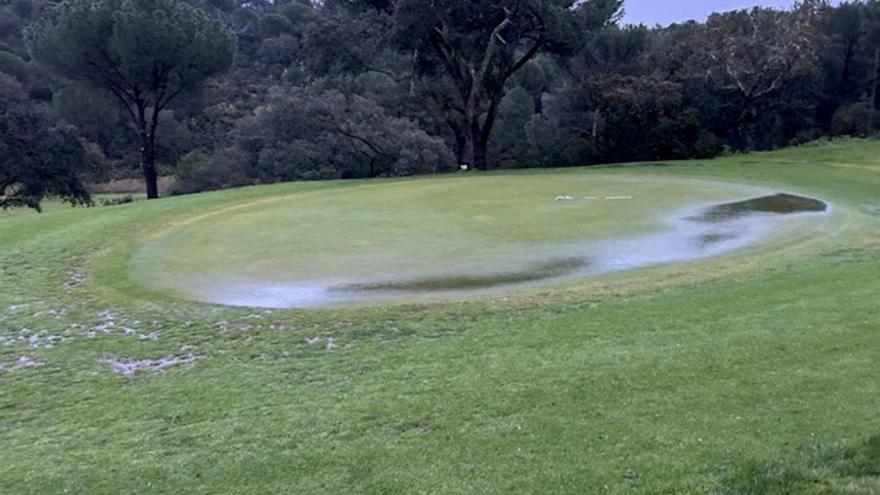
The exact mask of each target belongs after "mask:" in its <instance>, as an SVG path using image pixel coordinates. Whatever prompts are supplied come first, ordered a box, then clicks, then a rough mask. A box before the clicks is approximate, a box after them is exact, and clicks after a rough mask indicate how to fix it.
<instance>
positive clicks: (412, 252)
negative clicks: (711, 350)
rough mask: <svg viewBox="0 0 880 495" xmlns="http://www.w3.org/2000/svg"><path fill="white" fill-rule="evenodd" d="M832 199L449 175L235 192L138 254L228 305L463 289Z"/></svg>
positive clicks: (542, 276)
mask: <svg viewBox="0 0 880 495" xmlns="http://www.w3.org/2000/svg"><path fill="white" fill-rule="evenodd" d="M566 190H568V191H570V192H569V193H566ZM578 190H580V191H582V193H581V194H582V195H573V194H571V192H574V191H578ZM600 193H602V194H600ZM737 198H740V199H737ZM742 198H745V199H742ZM828 210H829V206H828V205H827V204H826V203H825V202H823V201H820V200H818V199H813V198H807V197H803V196H795V195H791V194H776V193H773V192H768V191H766V190H762V189H757V188H754V187H748V186H741V185H736V184H726V183H718V182H709V181H699V180H693V179H680V178H668V179H667V178H658V177H651V178H642V177H638V178H633V177H623V176H612V175H601V174H558V175H549V176H542V177H540V179H536V178H533V177H517V176H514V177H484V178H476V179H472V178H468V179H467V180H464V179H440V180H433V181H425V182H423V183H421V184H420V185H419V187H415V188H414V187H412V186H411V185H409V184H396V183H389V184H377V185H375V186H372V185H371V186H365V187H361V188H357V189H355V190H345V191H338V192H333V191H330V192H316V193H313V194H297V195H290V196H283V197H278V198H277V199H274V200H270V201H261V202H258V203H254V204H244V205H242V206H233V207H232V208H230V209H226V210H219V211H218V212H217V213H216V214H213V215H211V214H209V215H206V216H203V217H200V218H199V219H198V220H197V221H194V222H187V223H185V224H182V225H181V226H176V227H175V226H172V227H171V228H169V229H167V230H165V231H162V232H160V233H158V234H156V235H154V236H152V237H150V238H148V239H147V240H146V241H145V242H144V243H143V244H142V245H141V247H140V248H139V249H138V250H137V251H135V253H134V256H133V258H132V260H131V263H132V269H133V270H134V271H135V272H136V273H137V274H138V277H137V278H138V280H143V281H144V282H143V283H144V284H146V285H147V286H149V287H151V288H154V289H159V290H163V291H169V292H172V293H174V294H175V295H178V296H181V297H184V298H188V299H194V300H198V301H203V302H208V303H214V304H222V305H231V306H253V307H272V308H301V307H313V306H322V305H332V304H347V303H358V302H367V303H369V302H382V301H437V300H460V299H462V298H472V297H474V296H480V295H497V294H501V293H504V292H505V291H509V290H512V289H515V288H522V287H536V286H541V285H544V284H547V283H552V282H558V281H565V280H577V278H579V277H588V276H594V275H598V274H602V273H608V272H614V271H622V270H630V269H635V268H640V267H646V266H652V265H659V264H668V263H676V262H684V261H688V260H694V259H700V258H707V257H712V256H717V255H720V254H723V253H725V252H730V251H733V250H736V249H740V248H743V247H746V246H749V245H753V244H755V243H757V242H759V241H761V240H763V239H769V238H770V237H771V234H773V233H777V232H778V233H781V232H782V231H783V230H784V229H783V227H786V226H794V225H795V224H793V223H792V222H809V221H811V220H810V218H811V217H812V216H815V215H822V214H824V213H826V212H827V211H828ZM663 212H667V213H665V214H664V213H663Z"/></svg>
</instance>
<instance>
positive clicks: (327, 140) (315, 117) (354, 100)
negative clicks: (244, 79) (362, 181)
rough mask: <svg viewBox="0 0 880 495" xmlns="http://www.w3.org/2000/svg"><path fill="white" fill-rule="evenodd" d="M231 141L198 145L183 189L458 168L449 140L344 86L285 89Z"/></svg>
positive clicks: (185, 168)
mask: <svg viewBox="0 0 880 495" xmlns="http://www.w3.org/2000/svg"><path fill="white" fill-rule="evenodd" d="M229 141H230V143H231V145H230V146H229V147H227V148H225V149H223V150H220V151H218V152H215V153H213V154H212V155H210V156H208V155H206V154H205V153H203V152H199V151H196V152H190V153H188V154H187V155H186V156H184V157H183V158H182V159H181V161H180V164H179V165H178V169H177V178H178V184H177V186H176V187H175V188H174V192H176V193H186V192H196V191H203V190H209V189H220V188H223V187H231V186H239V185H244V184H257V183H270V182H278V181H288V180H326V179H341V178H361V177H379V176H402V175H415V174H430V173H438V172H444V171H451V170H454V169H455V167H456V160H455V156H454V155H453V153H452V152H451V150H450V149H449V147H448V145H447V144H446V142H445V141H444V140H442V139H440V138H437V137H433V136H430V135H428V134H427V133H426V132H425V131H423V130H422V129H420V128H419V127H418V125H417V124H416V123H415V122H413V121H411V120H409V119H405V118H400V117H393V116H390V115H388V114H386V113H385V110H384V109H383V108H382V107H380V106H379V105H378V104H377V103H376V102H374V101H372V100H370V99H367V98H364V97H361V96H354V95H345V94H343V93H340V92H338V91H322V92H307V91H304V90H296V91H293V92H291V93H289V94H285V95H280V96H277V97H276V98H275V99H274V100H273V101H272V102H271V103H270V104H269V105H267V106H265V107H262V108H260V109H258V110H257V111H256V112H255V113H254V115H252V116H250V117H248V118H245V119H242V120H240V121H239V123H238V125H236V127H235V128H234V129H233V130H232V131H231V132H230V135H229Z"/></svg>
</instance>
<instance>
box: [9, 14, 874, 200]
mask: <svg viewBox="0 0 880 495" xmlns="http://www.w3.org/2000/svg"><path fill="white" fill-rule="evenodd" d="M92 3H94V5H95V6H96V8H95V9H91V8H90V9H85V10H84V8H83V7H82V5H86V4H88V5H91V4H92ZM78 4H82V5H80V7H75V6H76V5H78ZM147 4H149V5H153V4H154V2H147V1H146V0H138V1H135V0H125V1H123V0H100V1H97V2H92V1H91V0H68V1H66V2H62V4H60V5H58V6H54V4H53V3H50V2H45V1H42V0H16V1H15V2H10V3H9V4H7V5H4V6H0V9H2V10H3V12H2V13H3V15H2V16H0V17H4V16H5V19H4V22H5V24H4V26H6V27H2V26H0V72H6V73H9V74H12V75H13V76H14V77H15V78H16V79H18V80H19V81H20V82H21V83H22V84H23V85H24V86H25V90H26V92H27V93H28V94H30V95H31V97H32V98H31V99H32V100H34V101H35V102H36V101H37V100H40V101H45V102H51V103H52V106H53V108H54V110H55V112H56V113H57V115H58V116H59V117H61V118H63V119H64V120H65V121H66V122H67V123H69V124H71V125H73V126H75V127H76V132H77V133H78V135H79V137H80V138H81V139H83V140H85V141H88V142H89V143H91V144H89V149H91V150H93V151H95V152H96V153H93V154H94V155H95V156H100V157H102V159H101V163H103V164H104V165H102V168H101V169H100V173H97V172H96V173H94V174H92V175H90V176H89V179H90V180H99V179H100V178H117V177H119V178H122V177H126V178H130V177H132V175H133V174H135V173H137V170H136V169H137V168H138V167H139V168H141V169H143V168H144V167H143V164H141V165H138V161H140V162H154V164H153V165H152V166H148V167H147V171H146V172H143V171H142V172H141V173H142V174H143V175H145V177H148V176H150V175H151V174H152V171H153V170H155V171H156V172H161V173H163V174H168V173H176V174H177V175H178V176H186V181H184V182H185V183H188V184H190V185H191V186H190V187H187V188H185V189H186V190H193V191H194V190H198V189H199V187H200V186H197V184H204V185H205V187H210V188H216V187H224V186H230V185H234V184H241V183H253V182H265V181H272V180H299V179H303V178H316V177H360V176H367V175H388V174H396V173H401V174H411V173H431V172H433V171H434V168H433V167H432V166H430V165H424V166H414V165H413V164H412V161H413V160H417V159H419V158H418V157H417V155H419V154H420V153H421V152H420V151H419V150H417V149H415V148H400V149H398V150H396V151H395V152H394V153H391V154H392V155H394V156H393V157H390V158H389V157H388V156H384V157H382V158H377V157H378V156H379V155H380V154H379V153H376V152H373V151H372V150H371V151H370V152H369V153H368V154H372V155H373V158H371V159H368V158H366V156H367V155H365V154H364V153H363V152H360V151H354V149H355V148H356V146H355V147H353V146H352V145H351V139H350V138H341V137H340V136H341V135H340V134H339V133H338V132H337V133H336V134H335V135H334V134H333V133H329V132H325V131H321V132H317V131H316V132H309V131H306V132H304V133H303V134H301V135H297V136H293V134H292V133H290V132H285V131H284V130H283V129H281V130H278V131H277V133H278V134H279V135H280V134H285V140H286V141H287V142H286V143H285V144H284V145H283V146H281V145H277V146H276V145H274V144H273V145H271V146H268V147H267V149H266V151H265V152H264V153H263V156H262V158H260V157H257V156H255V155H253V153H251V152H248V151H246V150H245V151H242V150H241V149H239V145H240V144H241V143H242V142H244V141H246V140H244V139H242V135H243V132H244V131H245V130H246V129H250V130H252V131H259V132H267V133H268V134H267V135H272V134H273V133H276V131H275V130H272V129H271V128H272V126H283V125H287V124H288V123H286V122H285V121H284V119H275V120H274V121H272V122H270V121H268V120H265V119H263V118H260V117H257V115H258V114H260V113H262V112H263V111H264V110H265V109H268V108H270V107H272V106H273V105H278V104H279V102H280V101H282V100H283V99H284V98H285V96H286V95H288V94H289V95H290V96H289V98H290V99H291V100H297V101H300V100H303V98H304V96H303V95H310V96H308V98H306V100H308V99H312V98H318V96H317V95H320V94H321V93H323V92H332V93H339V94H341V95H344V97H345V98H346V99H347V100H348V101H352V102H355V101H356V102H359V103H357V105H358V107H359V108H366V105H368V104H369V105H372V106H373V107H374V108H373V110H370V111H369V112H366V113H364V115H373V114H375V111H377V110H381V112H382V113H384V115H385V116H387V117H389V118H395V119H403V120H406V121H408V122H409V123H410V124H408V126H415V127H417V128H418V129H419V130H420V131H421V134H419V136H420V137H419V138H418V139H417V140H416V141H419V140H421V139H422V138H424V137H425V136H428V137H430V138H431V145H430V146H428V148H429V149H431V150H433V151H430V152H429V153H428V155H427V156H426V157H425V158H424V159H426V160H434V159H435V158H432V157H436V156H439V154H442V155H444V156H446V157H447V158H448V156H449V153H452V154H454V155H455V161H456V162H458V163H465V162H466V163H475V164H477V165H478V166H480V167H486V168H494V167H516V168H519V167H535V166H556V165H560V164H577V165H590V164H598V163H606V162H610V161H618V160H655V159H664V158H674V157H708V156H713V155H714V154H717V153H719V152H721V150H723V149H730V150H736V151H750V150H761V149H772V148H777V147H781V146H785V145H788V144H790V143H798V142H803V141H804V140H808V139H813V138H816V137H819V136H827V135H839V134H854V135H869V134H873V133H874V132H876V131H877V129H878V128H877V126H878V124H880V119H878V118H877V113H878V110H880V90H878V89H877V88H880V21H878V19H880V0H860V1H852V2H842V3H839V4H836V5H829V4H827V3H825V2H821V1H817V0H808V1H802V2H798V3H797V4H796V5H795V6H794V7H792V8H791V9H787V10H779V9H772V8H757V9H748V10H737V11H732V12H726V13H723V14H716V15H713V16H711V17H710V18H709V19H708V20H707V21H706V22H686V23H683V24H675V25H671V26H663V27H661V26H653V27H648V26H629V25H624V24H622V21H621V8H622V7H623V4H622V2H621V1H620V0H587V1H583V2H571V1H567V0H527V1H521V0H517V1H510V2H507V1H505V2H495V1H492V2H489V1H477V2H452V1H440V2H428V1H426V0H401V1H398V2H392V1H388V0H352V1H341V0H327V1H324V2H311V1H308V0H295V1H283V2H266V1H260V2H250V1H249V2H245V1H244V0H162V1H161V2H159V3H156V5H158V7H159V9H158V10H159V11H161V12H166V13H165V14H161V15H157V16H153V11H150V12H148V13H145V11H142V10H139V9H142V7H143V6H144V5H147ZM98 7H100V8H98ZM77 9H79V10H77ZM102 9H103V11H104V13H103V14H100V15H99V14H98V13H99V12H101V11H102ZM126 9H127V10H126ZM111 10H112V11H115V10H119V12H117V14H118V15H116V14H112V15H111V14H108V13H107V12H109V11H111ZM80 11H81V12H80ZM172 11H173V12H175V13H176V12H178V11H179V12H180V13H182V14H181V15H178V14H168V13H167V12H172ZM74 12H78V13H76V15H74ZM64 16H69V17H70V18H71V19H74V20H76V19H78V20H76V22H74V21H73V20H71V21H69V22H68V21H65V22H61V19H62V18H63V17H64ZM172 21H173V22H172ZM77 23H78V24H77ZM181 23H184V24H188V25H189V24H192V25H194V26H195V27H193V26H192V25H191V26H190V27H188V28H185V29H184V28H181V27H180V26H181V25H182V24H181ZM29 24H31V25H32V27H31V28H30V29H29V30H26V31H27V32H30V33H31V38H34V39H32V43H31V44H32V45H33V46H32V48H33V50H32V51H33V55H34V56H35V57H36V58H37V59H47V60H45V61H47V62H50V64H49V65H52V66H56V69H57V68H58V67H57V66H58V65H64V67H61V69H65V68H67V69H71V70H74V69H77V68H82V67H84V65H83V64H82V63H80V62H83V60H79V62H77V61H76V57H79V56H81V55H82V56H89V54H90V53H91V54H92V55H94V54H95V53H98V54H100V53H101V50H104V51H105V52H106V53H107V54H109V55H111V56H110V57H109V58H106V60H109V62H110V63H109V64H98V68H99V69H100V70H98V71H82V72H83V73H82V74H70V73H67V72H69V71H65V70H61V72H62V73H65V74H64V75H66V76H67V77H66V78H65V79H56V78H55V77H54V76H53V75H52V74H50V73H48V72H46V70H45V69H44V68H43V66H42V65H40V64H37V63H35V62H34V60H32V59H31V58H30V55H29V54H28V51H27V49H26V47H25V44H24V38H25V36H24V35H23V29H24V27H25V26H27V25H29ZM65 26H67V27H65ZM114 26H115V27H114ZM50 28H51V29H50ZM62 28H64V31H63V32H62ZM49 31H51V32H52V33H54V35H55V37H54V38H53V39H54V40H55V41H53V43H54V44H40V43H37V42H36V38H40V36H37V34H38V33H43V32H49ZM122 31H126V32H128V33H129V34H127V35H125V36H123V35H122V34H121V33H122ZM186 33H189V34H186ZM198 33H202V35H200V34H198ZM230 33H231V34H230ZM77 36H82V37H83V38H82V39H78V38H77ZM133 36H137V37H138V39H143V40H148V43H147V42H144V43H140V46H141V48H144V47H146V48H147V49H148V50H146V51H149V50H154V51H155V52H156V53H158V54H159V55H156V53H153V54H144V53H141V51H139V50H140V49H136V48H135V47H134V46H133V45H132V44H131V43H128V42H130V41H131V39H132V37H133ZM212 36H213V37H216V38H215V39H216V41H217V42H216V43H208V42H207V41H206V40H209V39H211V37H212ZM232 36H234V38H235V40H236V41H237V43H236V45H235V47H233V44H232ZM71 40H74V41H73V42H71ZM77 40H78V41H77ZM114 40H115V41H114ZM191 41H194V42H191ZM90 43H91V44H90ZM117 45H118V46H117ZM209 45H210V50H209V51H210V53H208V52H207V51H205V50H207V49H208V46H209ZM40 46H44V49H40ZM76 46H87V47H88V46H90V47H92V48H91V49H90V50H80V51H77V50H75V49H74V48H73V47H76ZM126 46H127V47H128V48H126ZM215 46H219V47H221V49H219V50H216V49H214V47H215ZM56 47H57V48H58V50H55V48H56ZM171 47H185V49H184V50H178V49H173V48H171ZM49 48H51V50H50V49H49ZM233 51H234V52H235V57H234V58H235V62H234V64H233V65H232V67H231V69H230V70H229V71H228V72H226V73H223V74H217V72H219V71H221V70H222V69H225V68H226V67H227V66H228V65H229V63H230V61H231V60H232V58H233V56H232V55H233ZM73 52H76V53H73ZM186 57H190V58H191V59H192V60H193V61H194V62H195V63H196V65H199V66H200V67H201V71H199V70H196V71H189V75H191V76H193V77H195V79H192V81H191V82H192V83H193V85H194V86H195V89H201V91H184V92H183V93H182V94H181V96H180V97H178V98H176V99H175V101H174V103H173V108H172V107H171V104H170V103H166V104H165V105H162V104H159V105H154V104H152V103H150V101H144V102H142V103H143V107H144V114H145V116H144V118H143V119H140V118H139V117H138V114H139V111H138V110H137V109H136V108H135V112H134V119H133V120H132V115H131V113H130V111H129V110H131V109H132V108H134V107H137V106H138V105H137V104H135V105H132V103H131V99H130V98H126V97H125V95H123V97H124V98H123V99H124V100H125V101H126V103H125V105H123V106H121V107H118V108H117V109H114V108H113V104H112V103H109V102H110V101H111V100H110V98H117V97H114V96H113V94H112V88H109V89H108V88H104V87H103V86H102V84H99V86H101V87H96V83H102V81H103V82H106V78H104V79H101V80H100V81H98V80H97V79H100V78H101V77H102V76H100V73H101V72H106V71H107V70H110V68H111V67H113V66H115V65H119V67H122V68H124V69H125V70H126V71H129V70H130V71H131V76H132V77H141V76H145V74H144V70H148V69H149V68H150V67H152V65H151V64H153V63H159V64H166V63H172V62H174V63H177V62H179V61H180V60H179V59H182V58H186ZM172 59H173V60H172ZM53 60H54V62H53ZM133 60H134V62H133ZM99 61H100V60H99ZM123 62H124V63H123ZM184 65H186V64H184ZM186 66H187V67H191V66H190V65H186ZM56 72H57V71H56ZM74 72H76V71H74ZM200 72H201V73H200ZM208 73H210V74H213V75H214V77H212V78H210V79H208V80H204V81H203V76H205V75H208ZM71 76H75V77H74V78H75V79H78V81H73V82H71V81H70V80H69V79H70V77H71ZM175 77H177V76H175ZM178 79H180V80H189V76H185V77H184V76H181V77H180V78H178ZM178 79H174V78H173V77H172V78H171V79H169V80H168V84H171V85H173V84H174V81H176V80H178ZM196 79H198V80H199V82H198V84H196ZM110 80H111V81H115V80H114V79H112V78H111V79H110ZM114 84H116V85H118V81H115V82H114ZM157 84H158V83H155V81H145V82H144V84H141V86H138V87H137V88H136V89H137V90H139V91H144V92H146V93H151V91H153V90H151V89H150V88H151V87H153V86H156V87H158V86H157ZM169 88H170V86H169ZM108 95H109V98H108ZM154 96H155V95H151V96H150V97H149V98H146V99H147V100H151V99H154ZM527 97H528V98H530V99H531V101H532V104H531V105H529V103H528V101H527ZM117 100H118V98H117ZM367 102H368V103H367ZM300 103H302V104H304V107H303V108H301V109H293V108H290V109H289V111H290V112H292V113H303V112H315V115H313V116H309V117H302V119H303V120H304V121H309V120H312V121H316V122H317V121H322V122H324V121H325V120H326V118H327V117H326V116H327V115H335V114H336V113H334V112H335V111H329V110H328V109H327V108H325V107H326V106H325V107H322V106H321V105H316V104H313V103H311V102H307V101H300ZM331 103H332V104H330V106H338V103H339V101H338V100H333V102H331ZM35 104H36V103H35ZM163 106H166V107H167V108H162V107H163ZM157 108H158V109H159V111H158V112H156V109H157ZM341 115H342V116H343V117H342V118H343V120H345V119H346V118H348V119H349V121H348V123H346V124H344V126H343V127H345V126H351V125H353V124H352V123H351V121H350V117H345V115H346V114H345V113H344V112H342V113H341ZM153 117H155V119H154V118H153ZM364 118H366V119H367V121H368V122H372V120H370V119H371V118H372V117H366V116H365V117H364ZM255 120H256V121H259V124H255V123H254V122H255ZM139 122H140V123H139ZM132 124H134V125H132ZM594 124H595V125H594ZM152 125H157V126H158V131H156V132H152V133H151V132H150V130H151V126H152ZM291 125H293V124H291ZM254 126H256V127H254ZM366 126H367V124H364V125H362V127H366ZM326 127H327V126H326V125H324V126H323V127H319V128H320V129H325V128H326ZM379 127H385V126H384V125H383V126H379ZM297 128H298V129H302V128H303V127H297ZM305 128H306V129H308V128H309V126H305ZM132 131H134V132H132ZM166 131H167V132H166ZM151 134H152V140H151V139H147V141H148V143H149V142H151V141H152V142H153V145H154V147H151V146H150V145H149V144H148V145H147V146H144V135H146V136H147V137H148V138H149V137H150V136H151ZM404 134H406V133H404ZM413 136H414V134H413ZM412 139H415V138H412ZM412 139H409V141H412ZM294 141H295V142H296V144H293V142H294ZM279 142H280V140H279ZM386 143H390V141H386ZM389 145H390V144H389ZM396 145H399V146H422V145H421V144H418V143H417V142H412V143H410V144H407V145H405V144H404V143H403V141H401V142H399V143H396ZM364 146H366V145H364ZM438 146H439V147H442V148H448V151H447V150H445V149H444V150H439V149H437V147H438ZM323 147H326V148H327V150H328V153H327V155H328V157H329V158H328V159H326V160H325V159H323V158H321V156H322V154H323V151H316V150H321V149H322V148H323ZM140 148H144V149H145V150H147V151H148V153H146V155H147V156H140V157H138V156H136V155H135V153H133V151H134V150H139V149H140ZM149 150H152V151H149ZM193 150H200V152H202V153H204V154H205V156H210V157H214V158H212V159H211V160H208V161H207V162H200V163H203V164H205V163H208V164H210V165H205V167H207V168H206V169H205V170H206V173H210V172H207V171H208V170H210V169H211V168H212V167H220V168H221V169H222V170H223V172H222V173H220V174H219V177H205V178H204V179H203V180H197V179H196V178H195V177H193V175H192V174H193V173H194V171H195V170H196V169H201V168H202V167H195V168H193V164H192V163H190V162H188V163H186V164H185V166H184V167H180V165H181V158H182V157H183V156H185V155H186V154H187V153H189V152H191V151H193ZM389 153H390V152H389V151H387V150H383V151H382V153H381V155H388V154H389ZM224 155H229V156H231V157H233V158H234V159H233V160H229V159H227V158H226V157H224ZM398 155H409V156H410V158H408V159H407V162H408V163H407V164H405V165H402V164H397V161H398V158H396V156H398ZM239 158H242V159H241V160H239ZM371 160H375V163H374V164H373V167H374V170H373V171H372V172H370V165H369V164H370V162H371ZM388 160H390V162H389V161H388ZM444 160H445V158H444ZM319 161H320V162H321V163H318V162H319ZM441 161H442V160H441ZM379 162H382V164H381V165H380V164H379ZM236 168H239V169H238V170H235V169H236ZM176 169H177V172H175V170H176ZM443 169H444V168H443V167H441V168H439V169H438V170H443ZM220 177H226V178H228V179H229V182H225V183H224V179H222V178H220ZM148 182H150V181H148Z"/></svg>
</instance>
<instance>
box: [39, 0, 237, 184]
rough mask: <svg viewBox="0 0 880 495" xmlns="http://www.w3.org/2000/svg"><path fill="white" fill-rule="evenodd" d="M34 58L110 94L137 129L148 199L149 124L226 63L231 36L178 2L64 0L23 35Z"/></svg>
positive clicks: (152, 174)
mask: <svg viewBox="0 0 880 495" xmlns="http://www.w3.org/2000/svg"><path fill="white" fill-rule="evenodd" d="M26 37H27V39H28V44H29V46H30V50H31V52H32V53H33V55H34V57H36V58H37V59H39V60H40V61H42V62H44V63H46V64H47V65H49V66H51V67H52V68H53V69H55V70H57V71H58V72H59V73H60V74H62V75H63V76H65V77H68V78H71V79H74V80H80V81H84V82H87V83H90V84H92V85H93V86H95V87H98V88H101V89H103V90H106V91H108V92H110V93H112V94H113V95H114V96H115V97H116V99H117V100H118V101H119V103H121V104H122V106H123V108H124V109H125V111H126V112H128V114H129V116H130V117H131V120H132V123H133V124H134V125H135V128H136V130H137V132H138V136H139V140H140V149H141V155H142V165H143V171H144V178H145V181H146V187H147V196H148V197H149V198H155V197H157V196H158V188H157V171H156V166H155V159H156V147H155V143H156V129H157V127H158V125H159V121H160V114H161V112H162V111H163V110H165V109H166V108H167V107H168V105H169V104H170V103H171V102H172V101H173V100H174V99H175V98H177V97H178V96H180V95H181V94H183V93H186V92H192V91H195V90H197V89H198V88H199V87H200V85H201V84H202V83H203V82H204V81H205V80H207V79H208V78H210V77H212V76H215V75H217V74H220V73H222V72H224V71H226V70H227V69H228V68H229V66H230V65H231V63H232V57H233V54H234V47H235V40H234V38H233V36H232V34H231V33H230V32H228V31H227V30H226V29H225V28H223V27H222V26H221V25H220V23H219V22H218V21H216V20H214V19H212V18H211V17H209V16H208V15H207V14H205V13H204V12H202V11H201V10H198V9H196V8H194V7H192V6H190V5H189V4H186V3H182V2H179V1H177V0H67V1H65V2H62V3H61V4H59V5H58V7H57V8H56V9H54V10H53V11H52V12H51V14H50V15H47V16H46V17H44V18H43V19H42V20H41V21H40V22H38V23H36V24H34V25H32V26H31V27H30V28H29V30H28V31H27V33H26Z"/></svg>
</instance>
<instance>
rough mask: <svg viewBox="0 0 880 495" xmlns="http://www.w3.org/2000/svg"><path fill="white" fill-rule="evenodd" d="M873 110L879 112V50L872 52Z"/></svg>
mask: <svg viewBox="0 0 880 495" xmlns="http://www.w3.org/2000/svg"><path fill="white" fill-rule="evenodd" d="M873 94H874V110H875V111H878V112H880V48H877V49H876V50H874V88H873Z"/></svg>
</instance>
